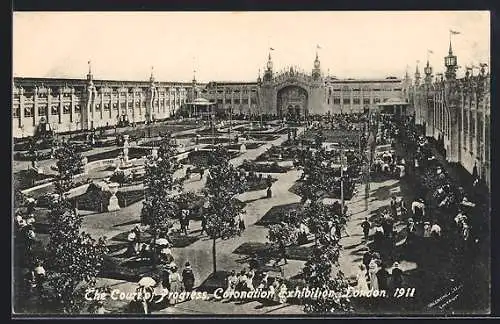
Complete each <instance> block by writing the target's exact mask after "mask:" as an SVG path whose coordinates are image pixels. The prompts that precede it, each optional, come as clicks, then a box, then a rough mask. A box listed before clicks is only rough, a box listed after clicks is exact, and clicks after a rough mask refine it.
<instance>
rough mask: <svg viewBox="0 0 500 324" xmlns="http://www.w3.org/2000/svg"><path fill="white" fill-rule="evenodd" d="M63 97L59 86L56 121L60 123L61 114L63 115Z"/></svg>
mask: <svg viewBox="0 0 500 324" xmlns="http://www.w3.org/2000/svg"><path fill="white" fill-rule="evenodd" d="M63 98H64V93H63V89H62V88H59V113H58V123H59V124H61V123H62V116H63Z"/></svg>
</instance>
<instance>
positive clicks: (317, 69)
mask: <svg viewBox="0 0 500 324" xmlns="http://www.w3.org/2000/svg"><path fill="white" fill-rule="evenodd" d="M312 77H313V79H314V80H319V79H320V78H321V64H320V62H319V58H318V52H316V59H315V60H314V66H313V69H312Z"/></svg>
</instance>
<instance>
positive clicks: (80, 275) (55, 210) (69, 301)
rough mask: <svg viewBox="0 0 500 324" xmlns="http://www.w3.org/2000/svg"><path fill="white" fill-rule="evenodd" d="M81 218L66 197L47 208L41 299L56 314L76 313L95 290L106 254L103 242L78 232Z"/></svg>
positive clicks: (58, 199)
mask: <svg viewBox="0 0 500 324" xmlns="http://www.w3.org/2000/svg"><path fill="white" fill-rule="evenodd" d="M81 225H82V217H81V215H78V214H77V213H76V211H75V210H74V209H72V207H71V204H70V203H69V201H68V200H67V199H66V198H65V197H58V198H56V199H55V200H54V201H53V202H52V203H51V206H50V232H49V234H50V240H49V244H48V248H47V260H46V262H45V264H47V265H48V266H49V269H48V270H49V271H48V275H47V280H46V284H47V289H45V290H44V293H45V294H44V295H43V298H44V299H45V300H46V301H48V302H49V304H50V305H53V306H54V307H55V308H56V310H62V311H63V312H65V313H75V312H78V311H79V310H80V309H81V307H82V306H83V301H84V298H83V297H84V292H85V290H86V289H87V288H90V287H93V286H95V283H96V276H97V275H98V274H99V271H100V268H101V266H102V264H103V258H104V255H105V254H106V253H107V247H106V242H105V238H99V239H98V240H95V239H93V238H92V236H91V235H90V234H88V233H85V232H81V231H80V229H81Z"/></svg>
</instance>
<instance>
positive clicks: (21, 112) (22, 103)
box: [19, 88, 26, 129]
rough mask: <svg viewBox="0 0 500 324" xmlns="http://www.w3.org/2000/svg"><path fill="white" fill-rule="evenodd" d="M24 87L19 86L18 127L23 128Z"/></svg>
mask: <svg viewBox="0 0 500 324" xmlns="http://www.w3.org/2000/svg"><path fill="white" fill-rule="evenodd" d="M25 98H26V97H25V96H24V89H23V88H19V128H21V129H22V128H24V100H25Z"/></svg>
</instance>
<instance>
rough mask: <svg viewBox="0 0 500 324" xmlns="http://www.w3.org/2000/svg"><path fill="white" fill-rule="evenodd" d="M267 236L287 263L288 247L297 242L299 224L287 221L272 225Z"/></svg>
mask: <svg viewBox="0 0 500 324" xmlns="http://www.w3.org/2000/svg"><path fill="white" fill-rule="evenodd" d="M267 238H268V239H269V242H271V245H272V247H273V249H274V250H275V251H277V252H278V254H279V255H280V256H281V258H282V259H283V260H284V261H285V263H287V258H286V247H287V246H290V245H292V244H297V240H298V230H297V226H296V225H294V224H290V223H287V222H282V223H280V224H273V225H270V226H269V233H268V236H267Z"/></svg>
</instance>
